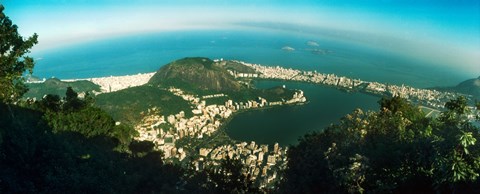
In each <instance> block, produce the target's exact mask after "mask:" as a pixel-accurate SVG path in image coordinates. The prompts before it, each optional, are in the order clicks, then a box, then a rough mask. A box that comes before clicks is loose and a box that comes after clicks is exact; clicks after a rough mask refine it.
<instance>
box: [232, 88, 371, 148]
mask: <svg viewBox="0 0 480 194" xmlns="http://www.w3.org/2000/svg"><path fill="white" fill-rule="evenodd" d="M279 85H285V86H286V87H287V88H291V89H301V90H303V91H304V93H305V96H306V97H307V100H308V101H309V103H307V104H304V105H291V106H281V107H275V108H270V109H262V110H252V111H247V112H242V113H239V114H236V115H234V117H233V119H232V120H231V121H230V122H229V123H227V124H226V126H225V128H224V129H225V131H226V132H227V134H228V135H229V136H230V137H231V138H233V139H235V140H239V141H247V142H249V141H256V142H257V143H260V144H270V145H271V144H274V143H275V142H278V143H279V144H280V145H294V144H296V143H297V140H298V138H299V137H301V136H303V135H304V134H306V133H308V132H312V131H321V130H322V129H324V128H325V127H327V126H329V125H330V124H331V123H336V122H338V121H339V120H340V118H341V117H343V116H345V115H346V114H349V113H351V112H353V110H355V109H356V108H360V109H362V110H365V111H366V110H373V111H376V110H378V109H379V105H378V103H377V102H378V101H379V100H380V98H379V97H377V96H372V95H368V94H364V93H358V92H345V91H341V90H339V89H336V88H333V87H328V86H322V85H315V84H308V83H298V82H284V81H258V82H257V83H256V87H257V88H269V87H273V86H279Z"/></svg>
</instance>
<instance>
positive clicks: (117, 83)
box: [61, 72, 156, 93]
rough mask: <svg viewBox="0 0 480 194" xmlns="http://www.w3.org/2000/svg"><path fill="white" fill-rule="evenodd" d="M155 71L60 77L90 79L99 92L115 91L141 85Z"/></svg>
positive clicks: (68, 80)
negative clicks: (98, 87)
mask: <svg viewBox="0 0 480 194" xmlns="http://www.w3.org/2000/svg"><path fill="white" fill-rule="evenodd" d="M155 73H156V72H150V73H138V74H134V75H122V76H109V77H96V78H83V79H61V81H64V82H75V81H90V82H92V83H94V84H97V85H99V86H100V90H101V92H100V93H109V92H115V91H118V90H123V89H126V88H130V87H135V86H141V85H144V84H146V83H148V81H149V80H150V78H152V77H153V75H155Z"/></svg>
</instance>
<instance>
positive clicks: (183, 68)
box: [149, 57, 242, 92]
mask: <svg viewBox="0 0 480 194" xmlns="http://www.w3.org/2000/svg"><path fill="white" fill-rule="evenodd" d="M149 83H150V84H153V85H155V86H161V87H169V86H173V87H176V88H181V89H183V90H186V91H190V92H196V91H199V90H200V91H239V90H240V89H241V88H242V86H241V84H240V83H238V82H237V81H235V78H234V77H233V76H232V75H230V74H229V73H228V71H227V69H226V68H225V67H224V66H223V65H220V64H219V63H215V62H214V61H212V60H211V59H208V58H201V57H194V58H184V59H180V60H176V61H173V62H171V63H169V64H167V65H165V66H163V67H162V68H161V69H160V70H158V72H157V73H156V74H155V75H154V76H153V77H152V78H151V79H150V81H149Z"/></svg>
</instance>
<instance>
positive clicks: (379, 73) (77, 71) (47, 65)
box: [32, 30, 467, 87]
mask: <svg viewBox="0 0 480 194" xmlns="http://www.w3.org/2000/svg"><path fill="white" fill-rule="evenodd" d="M310 40H313V41H316V42H318V44H319V46H318V47H312V46H308V45H307V44H306V42H307V41H310ZM284 46H290V47H293V48H295V49H296V50H295V51H293V52H286V51H284V50H282V49H281V48H282V47H284ZM311 49H323V50H329V51H331V53H329V54H326V55H319V54H313V53H312V52H311V51H310V50H311ZM32 55H33V56H34V57H36V58H41V60H37V64H36V66H35V69H34V75H36V76H38V77H46V78H49V77H52V76H54V77H58V78H87V77H100V76H110V75H125V74H136V73H143V72H153V71H156V70H158V69H159V68H160V67H161V66H162V65H165V64H167V63H169V62H171V61H173V60H176V59H179V58H183V57H192V56H203V57H210V58H224V59H237V60H243V61H246V62H250V63H259V64H264V65H281V66H285V67H291V68H297V69H304V70H317V71H319V72H324V73H335V74H338V75H342V76H348V77H353V78H360V79H363V80H368V81H379V82H388V83H394V84H407V85H412V86H416V87H431V86H439V85H453V84H456V83H458V82H460V81H462V80H465V79H467V78H466V77H463V76H462V75H460V74H455V72H454V71H451V70H450V69H446V68H444V69H439V68H438V67H436V66H433V65H434V64H426V63H423V62H419V61H418V60H415V61H414V60H409V59H405V58H402V57H399V56H397V55H395V54H392V53H389V52H387V51H383V50H380V49H372V48H369V47H366V46H363V45H360V44H356V43H351V42H347V41H338V40H332V39H330V38H326V37H323V36H321V35H318V36H311V35H310V36H306V35H302V34H296V33H274V32H258V31H257V32H248V31H225V30H223V31H195V32H189V31H187V32H168V33H157V34H139V35H132V36H127V37H117V38H112V39H107V40H100V41H93V42H87V43H83V44H77V45H73V46H69V47H64V48H59V49H56V50H47V51H43V52H37V53H32Z"/></svg>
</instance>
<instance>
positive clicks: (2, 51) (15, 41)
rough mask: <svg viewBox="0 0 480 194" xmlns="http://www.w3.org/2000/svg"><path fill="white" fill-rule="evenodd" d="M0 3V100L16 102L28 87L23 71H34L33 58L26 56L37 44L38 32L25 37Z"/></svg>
mask: <svg viewBox="0 0 480 194" xmlns="http://www.w3.org/2000/svg"><path fill="white" fill-rule="evenodd" d="M3 10H4V7H3V5H1V4H0V101H2V102H14V101H16V100H17V99H18V98H20V97H21V96H22V95H23V94H24V93H25V92H26V91H27V88H26V86H25V85H24V83H23V81H24V78H23V76H22V75H23V73H25V71H29V72H30V73H32V69H33V65H34V63H33V59H32V58H31V57H28V56H25V54H27V53H28V52H30V51H29V50H30V48H32V47H33V45H35V44H37V38H38V36H37V34H33V35H32V36H31V37H29V38H27V39H24V38H23V37H22V36H21V35H20V34H19V33H18V30H17V29H18V26H17V25H15V24H13V23H12V21H11V20H10V19H9V18H8V17H7V16H6V15H5V14H4V13H3Z"/></svg>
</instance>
